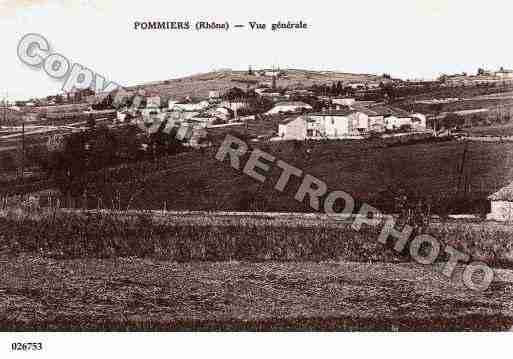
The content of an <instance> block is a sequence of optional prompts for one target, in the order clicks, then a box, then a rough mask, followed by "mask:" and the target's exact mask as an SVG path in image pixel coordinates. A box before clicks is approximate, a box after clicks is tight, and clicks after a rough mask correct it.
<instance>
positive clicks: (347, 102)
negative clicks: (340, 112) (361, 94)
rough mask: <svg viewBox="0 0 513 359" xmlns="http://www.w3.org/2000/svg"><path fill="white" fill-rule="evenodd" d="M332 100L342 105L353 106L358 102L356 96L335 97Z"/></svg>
mask: <svg viewBox="0 0 513 359" xmlns="http://www.w3.org/2000/svg"><path fill="white" fill-rule="evenodd" d="M331 102H333V104H335V105H340V106H352V105H354V104H355V103H356V100H355V99H354V98H334V99H332V100H331Z"/></svg>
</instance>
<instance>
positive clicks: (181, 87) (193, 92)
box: [128, 69, 383, 99]
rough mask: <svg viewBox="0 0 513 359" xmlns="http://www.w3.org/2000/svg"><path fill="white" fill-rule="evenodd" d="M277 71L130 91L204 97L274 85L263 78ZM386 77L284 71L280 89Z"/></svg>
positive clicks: (211, 76)
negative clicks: (225, 91) (214, 93)
mask: <svg viewBox="0 0 513 359" xmlns="http://www.w3.org/2000/svg"><path fill="white" fill-rule="evenodd" d="M266 71H267V72H271V71H273V70H270V69H267V70H261V69H260V70H254V73H255V74H254V75H248V72H247V71H233V70H220V71H213V72H208V73H203V74H196V75H192V76H187V77H183V78H179V79H171V80H165V81H161V82H151V83H147V84H142V85H138V86H130V87H128V89H129V90H145V91H147V92H148V94H150V95H159V96H167V97H172V98H177V99H180V98H183V97H185V96H191V97H204V96H208V92H209V91H224V90H227V89H229V88H232V87H235V86H236V87H240V88H246V87H247V86H250V87H256V86H258V85H263V84H266V83H267V84H270V83H271V81H272V76H265V75H260V73H263V72H266ZM382 80H383V77H381V76H376V75H370V74H351V73H344V72H336V71H311V70H299V69H284V70H280V76H279V78H278V80H277V84H278V86H280V87H289V88H303V87H308V86H311V85H313V84H326V83H327V84H330V83H333V82H337V81H342V82H343V83H346V84H349V83H369V82H380V81H382Z"/></svg>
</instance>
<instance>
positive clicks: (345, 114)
mask: <svg viewBox="0 0 513 359" xmlns="http://www.w3.org/2000/svg"><path fill="white" fill-rule="evenodd" d="M368 128H369V118H368V116H367V115H365V114H364V113H362V112H358V111H351V110H336V111H335V110H329V111H324V112H318V113H311V114H308V115H304V116H299V117H292V118H289V119H287V120H285V121H283V122H282V123H280V124H279V125H278V134H279V136H280V137H281V138H282V139H298V140H304V139H323V138H325V139H339V138H351V137H354V136H359V135H362V134H364V133H365V132H367V131H368Z"/></svg>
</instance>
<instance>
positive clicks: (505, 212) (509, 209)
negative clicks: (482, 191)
mask: <svg viewBox="0 0 513 359" xmlns="http://www.w3.org/2000/svg"><path fill="white" fill-rule="evenodd" d="M488 199H489V200H490V203H491V211H490V213H489V214H488V216H487V219H490V220H494V221H513V182H512V183H510V184H509V185H507V186H506V187H503V188H501V189H500V190H499V191H497V192H495V193H494V194H492V195H490V196H489V197H488Z"/></svg>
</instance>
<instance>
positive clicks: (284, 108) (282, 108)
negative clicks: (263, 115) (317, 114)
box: [267, 101, 312, 115]
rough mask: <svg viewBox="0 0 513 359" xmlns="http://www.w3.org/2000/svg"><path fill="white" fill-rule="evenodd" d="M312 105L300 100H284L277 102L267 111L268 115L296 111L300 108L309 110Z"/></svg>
mask: <svg viewBox="0 0 513 359" xmlns="http://www.w3.org/2000/svg"><path fill="white" fill-rule="evenodd" d="M311 109H312V106H310V105H309V104H307V103H304V102H301V101H284V102H278V103H277V104H276V105H275V106H274V107H273V108H272V109H270V110H269V111H267V114H268V115H273V114H278V113H290V112H298V111H301V110H311Z"/></svg>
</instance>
